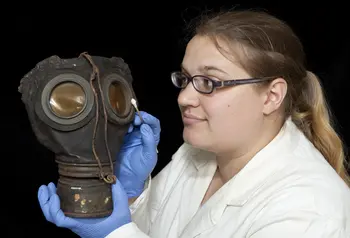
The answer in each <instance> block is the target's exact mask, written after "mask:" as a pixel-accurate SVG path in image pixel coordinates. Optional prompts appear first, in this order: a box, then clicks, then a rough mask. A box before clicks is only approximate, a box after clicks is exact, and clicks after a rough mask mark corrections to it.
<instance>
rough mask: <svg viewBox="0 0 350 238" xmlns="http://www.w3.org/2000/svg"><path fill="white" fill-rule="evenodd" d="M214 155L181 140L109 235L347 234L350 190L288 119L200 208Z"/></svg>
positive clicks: (327, 237) (305, 237)
mask: <svg viewBox="0 0 350 238" xmlns="http://www.w3.org/2000/svg"><path fill="white" fill-rule="evenodd" d="M216 167H217V166H216V162H215V157H214V155H213V154H211V153H208V152H205V151H201V150H199V149H195V148H193V147H191V146H190V145H188V144H183V145H182V146H181V147H180V148H179V150H178V151H177V152H176V153H175V154H174V155H173V157H172V160H171V162H170V163H169V164H168V165H167V166H166V167H165V168H164V169H163V170H162V171H161V172H160V173H159V174H157V176H155V178H154V179H152V180H148V182H147V183H146V186H145V190H144V192H143V193H142V194H141V196H140V197H139V198H138V199H137V200H136V201H135V202H134V203H133V204H132V205H131V206H130V209H131V212H132V219H133V222H132V223H129V224H126V225H124V226H122V227H120V228H119V229H116V230H115V231H113V232H112V233H110V234H109V235H108V236H107V237H108V238H129V237H130V238H131V237H133V238H146V237H151V238H175V237H176V238H194V237H196V238H197V237H198V238H199V237H200V238H208V237H214V238H226V237H227V238H228V237H230V238H232V237H233V238H243V237H244V238H350V189H349V188H348V187H347V186H346V184H345V183H344V182H343V180H341V178H340V177H339V176H338V175H337V174H336V172H335V171H334V170H333V168H332V167H331V166H330V165H329V164H328V163H327V161H326V160H325V159H324V157H323V156H322V155H321V154H320V153H319V152H318V150H316V149H315V147H314V146H313V145H312V144H311V143H310V142H309V141H308V140H307V139H306V137H305V136H304V135H303V134H302V133H301V131H299V130H298V129H297V127H296V126H295V124H294V123H293V122H292V121H291V120H290V119H289V120H287V122H286V123H285V125H284V127H283V128H282V129H281V131H280V133H279V134H278V135H277V137H276V138H275V139H274V140H273V141H272V142H271V143H270V144H268V145H267V146H266V147H265V148H264V149H262V150H261V151H260V152H259V153H258V154H257V155H256V156H255V157H254V158H253V159H252V160H251V161H250V162H249V163H248V164H247V165H246V166H245V167H244V168H243V169H242V170H241V171H240V172H239V173H238V174H237V175H236V176H234V177H233V178H232V179H231V180H230V181H228V182H227V183H226V184H225V185H224V186H223V187H221V188H220V189H219V190H218V191H217V192H216V193H215V194H214V195H213V196H212V197H211V198H210V199H209V200H208V201H207V202H206V203H205V204H204V205H203V206H200V203H201V201H202V198H203V196H204V194H205V192H206V190H207V188H208V185H209V183H210V182H211V179H212V177H213V175H214V173H215V170H216Z"/></svg>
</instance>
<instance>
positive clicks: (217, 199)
mask: <svg viewBox="0 0 350 238" xmlns="http://www.w3.org/2000/svg"><path fill="white" fill-rule="evenodd" d="M302 137H303V134H302V133H301V131H299V130H298V128H297V127H296V126H295V124H294V123H293V122H292V120H291V119H290V118H288V119H287V121H286V122H285V124H284V126H283V127H282V129H281V130H280V132H279V134H278V135H277V136H276V137H275V138H274V139H273V140H272V141H271V142H270V143H269V144H268V145H267V146H265V147H264V148H263V149H262V150H261V151H260V152H259V153H257V154H256V155H255V156H254V157H253V159H251V160H250V162H249V163H248V164H247V165H246V166H245V167H244V168H243V169H242V170H241V171H240V172H239V173H238V174H237V175H236V176H234V177H233V178H232V179H231V180H229V181H228V182H227V183H226V184H224V186H223V187H222V188H221V189H219V190H218V191H217V192H216V193H215V194H214V195H213V196H212V197H211V198H210V199H209V200H208V201H207V202H206V203H205V204H204V205H203V207H201V208H200V209H199V210H198V212H197V214H196V216H195V217H194V219H193V220H192V221H191V223H190V224H189V225H188V227H187V229H185V231H184V232H185V233H186V232H190V234H188V235H189V237H195V236H197V235H198V234H200V233H202V232H204V231H205V230H209V229H211V227H212V226H214V225H215V224H217V222H218V221H219V219H220V218H221V216H222V215H223V213H224V211H225V209H226V208H227V206H243V205H244V204H245V203H246V202H247V201H248V200H249V198H250V197H252V196H254V194H255V192H256V191H257V190H258V189H259V188H260V187H261V186H262V185H263V184H264V182H265V181H266V180H267V179H269V177H270V176H271V175H272V174H274V173H276V172H278V171H279V168H281V166H283V162H282V163H281V159H282V157H283V158H286V157H287V156H283V155H288V154H290V153H291V152H292V151H293V150H294V148H295V147H296V146H298V144H299V141H300V139H301V138H302ZM304 138H305V137H304ZM193 155H194V157H192V159H193V163H194V165H195V167H196V168H197V169H198V170H199V172H200V170H205V169H206V170H208V169H209V170H210V171H211V170H212V169H213V167H216V163H213V162H212V161H211V162H210V163H208V161H209V160H211V159H213V158H214V159H215V157H213V155H212V154H210V153H209V154H208V153H207V154H205V153H204V152H199V151H196V152H194V154H193ZM203 158H204V159H203ZM204 165H207V166H204ZM209 167H210V168H209ZM186 237H187V236H186Z"/></svg>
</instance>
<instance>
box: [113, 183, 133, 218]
mask: <svg viewBox="0 0 350 238" xmlns="http://www.w3.org/2000/svg"><path fill="white" fill-rule="evenodd" d="M112 199H113V212H112V214H111V216H113V215H117V214H118V215H121V214H123V213H127V214H129V213H130V211H129V203H128V195H127V194H126V192H125V190H124V188H123V186H122V185H121V183H120V181H119V180H118V179H117V181H116V183H115V184H112Z"/></svg>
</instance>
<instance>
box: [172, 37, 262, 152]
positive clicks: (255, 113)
mask: <svg viewBox="0 0 350 238" xmlns="http://www.w3.org/2000/svg"><path fill="white" fill-rule="evenodd" d="M232 59H233V62H234V58H233V57H232ZM182 69H183V71H184V72H185V73H187V75H191V76H193V75H196V74H197V75H198V74H200V75H205V76H208V77H209V78H211V79H213V80H218V81H221V80H223V81H224V80H232V79H249V78H251V75H249V74H248V73H247V72H245V70H243V69H242V68H240V67H239V66H238V64H237V65H236V64H234V63H232V61H230V60H228V59H227V58H225V57H224V56H223V55H222V54H221V53H220V52H219V51H218V50H217V48H216V47H215V45H214V44H213V42H212V41H211V40H210V39H208V38H206V37H201V36H195V37H194V38H193V39H192V40H191V41H190V42H189V44H188V46H187V48H186V52H185V56H184V59H183V62H182ZM178 103H179V105H180V109H181V114H182V119H183V122H184V131H183V137H184V140H185V141H186V142H187V143H189V144H191V145H193V146H194V147H198V148H201V149H205V150H208V151H212V152H216V153H231V152H232V150H236V149H238V148H240V147H242V146H247V143H250V141H251V140H254V139H256V138H255V137H258V136H259V133H260V132H261V129H262V125H263V117H264V113H263V110H264V105H265V103H266V94H264V93H261V92H260V93H259V92H258V90H256V88H254V86H253V85H251V84H250V85H249V84H246V85H240V86H232V87H225V88H221V89H217V90H215V91H214V92H213V93H212V94H209V95H206V94H201V93H199V92H197V91H196V90H195V89H194V87H193V85H192V83H189V84H188V85H187V87H186V88H185V89H183V90H182V91H181V92H180V94H179V96H178ZM248 147H249V145H248Z"/></svg>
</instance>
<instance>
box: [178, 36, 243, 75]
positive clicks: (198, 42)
mask: <svg viewBox="0 0 350 238" xmlns="http://www.w3.org/2000/svg"><path fill="white" fill-rule="evenodd" d="M220 47H225V46H224V45H220ZM223 50H225V51H227V52H229V49H228V48H227V47H226V48H223ZM234 61H235V58H234V55H232V54H230V59H228V58H227V57H225V56H224V55H223V54H222V52H220V50H219V49H218V48H217V46H216V45H215V43H214V42H213V40H211V39H210V38H209V37H204V36H195V37H194V38H192V39H191V41H190V42H189V43H188V45H187V48H186V52H185V56H184V58H183V61H182V64H181V67H182V68H183V70H185V71H186V72H188V73H191V74H192V73H209V72H216V73H220V74H227V75H230V76H231V77H233V76H235V77H247V76H248V74H247V73H246V72H245V71H244V70H243V69H242V68H241V67H240V65H239V64H238V63H237V62H234Z"/></svg>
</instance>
